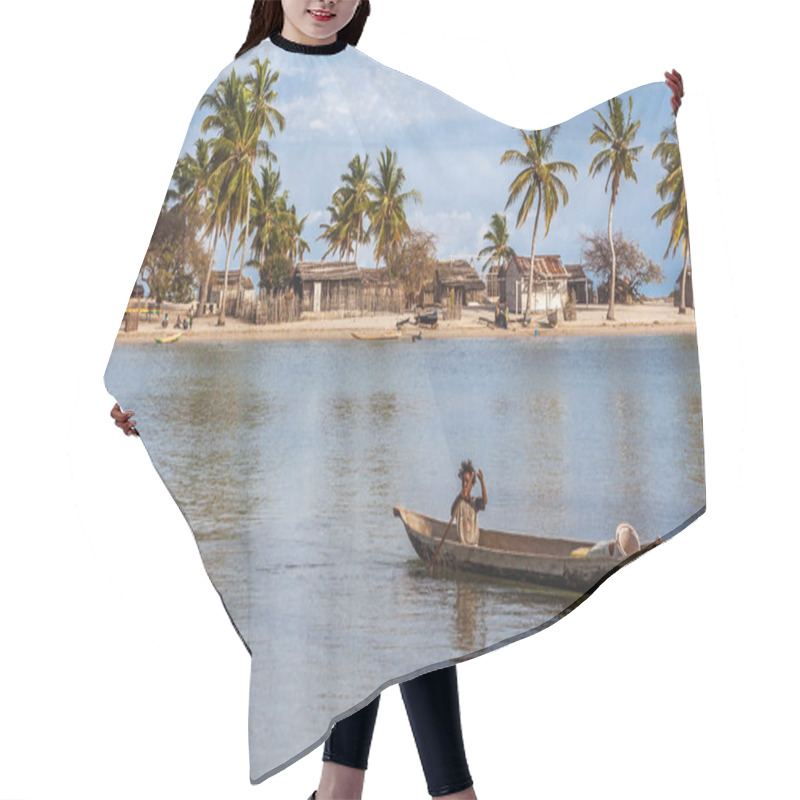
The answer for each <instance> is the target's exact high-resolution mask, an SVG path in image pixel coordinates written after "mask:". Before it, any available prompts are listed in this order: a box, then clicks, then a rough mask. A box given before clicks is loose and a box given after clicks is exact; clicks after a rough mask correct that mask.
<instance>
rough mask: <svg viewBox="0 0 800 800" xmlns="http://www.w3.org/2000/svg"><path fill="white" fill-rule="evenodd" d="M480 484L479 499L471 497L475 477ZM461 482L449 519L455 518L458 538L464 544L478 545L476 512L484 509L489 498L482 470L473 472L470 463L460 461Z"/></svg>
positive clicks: (459, 475) (473, 468) (459, 473)
mask: <svg viewBox="0 0 800 800" xmlns="http://www.w3.org/2000/svg"><path fill="white" fill-rule="evenodd" d="M476 474H477V478H478V480H479V481H480V482H481V497H473V496H472V487H473V486H474V485H475V477H476ZM458 477H459V479H460V480H461V491H460V492H459V493H458V496H457V497H456V499H455V500H453V505H452V506H450V519H451V520H452V519H453V518H456V527H457V529H458V536H459V538H460V539H461V541H462V542H463V543H464V544H469V545H477V544H478V536H479V530H478V512H479V511H483V510H484V509H485V508H486V504H487V503H488V502H489V496H488V494H487V493H486V484H485V483H484V481H483V470H482V469H479V470H478V472H477V473H476V472H475V467H473V466H472V461H462V462H461V469H460V470H459V471H458Z"/></svg>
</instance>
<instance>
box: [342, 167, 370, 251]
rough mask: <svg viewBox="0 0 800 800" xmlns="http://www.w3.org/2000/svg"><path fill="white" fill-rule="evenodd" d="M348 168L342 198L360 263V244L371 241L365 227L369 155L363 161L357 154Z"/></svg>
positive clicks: (367, 205) (343, 177)
mask: <svg viewBox="0 0 800 800" xmlns="http://www.w3.org/2000/svg"><path fill="white" fill-rule="evenodd" d="M347 170H348V171H347V172H346V173H345V174H344V175H342V181H343V182H344V185H343V186H342V187H341V192H342V197H341V200H342V208H343V210H344V213H345V219H346V220H347V223H346V224H347V227H348V228H352V229H353V235H352V239H353V241H354V243H355V251H356V252H355V262H356V264H358V246H359V244H366V243H367V242H369V236H368V234H367V230H366V229H365V227H364V215H365V214H366V213H367V211H368V209H369V184H370V174H369V156H368V155H365V156H364V160H363V161H362V160H361V156H360V155H358V154H356V155H355V156H354V157H353V158H352V159H351V161H350V163H349V164H348V165H347Z"/></svg>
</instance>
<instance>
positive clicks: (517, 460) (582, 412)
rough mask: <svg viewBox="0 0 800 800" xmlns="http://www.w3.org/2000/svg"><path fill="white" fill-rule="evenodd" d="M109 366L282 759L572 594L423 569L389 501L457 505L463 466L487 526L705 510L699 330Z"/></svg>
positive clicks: (275, 349)
mask: <svg viewBox="0 0 800 800" xmlns="http://www.w3.org/2000/svg"><path fill="white" fill-rule="evenodd" d="M106 381H107V386H108V387H109V390H110V391H111V392H112V394H114V395H115V397H117V398H118V399H119V400H120V402H121V403H122V405H123V407H124V408H132V409H134V410H135V411H136V414H137V419H138V420H139V429H140V431H141V433H142V440H143V441H144V442H145V444H146V446H147V449H148V451H149V453H150V455H151V457H152V458H153V461H154V463H155V465H156V467H157V469H158V471H159V473H160V474H161V476H162V478H163V479H164V481H165V482H166V484H167V486H168V487H169V489H170V491H171V492H172V494H173V496H174V497H175V499H176V500H177V501H178V503H179V505H180V506H181V508H182V510H183V512H184V514H185V515H186V517H187V519H188V520H189V523H190V525H191V527H192V529H193V530H194V533H195V535H196V536H197V539H198V543H199V546H200V549H201V552H202V555H203V559H204V562H205V564H206V568H207V569H208V571H209V574H210V576H211V578H212V580H213V581H214V584H215V585H216V587H217V588H218V589H219V590H220V592H221V593H222V595H223V597H224V599H225V602H226V605H227V608H228V610H229V612H230V613H231V615H232V617H233V619H234V621H235V623H236V625H237V627H238V628H239V630H240V632H241V633H242V635H243V637H244V638H245V639H246V641H247V642H248V645H249V646H250V648H251V650H252V651H253V682H252V687H251V734H252V735H251V745H252V746H253V747H255V748H256V750H258V752H259V754H260V755H259V758H260V759H262V760H264V763H267V762H269V763H271V764H272V765H273V766H276V765H277V764H278V763H280V762H282V761H283V760H286V759H289V758H291V757H292V756H294V755H295V754H296V753H297V752H298V751H299V750H301V749H303V748H304V747H310V746H311V745H312V744H314V743H315V742H316V741H317V740H318V739H319V738H320V737H321V736H322V735H323V734H324V733H325V731H326V726H327V722H328V720H329V719H330V718H331V716H333V715H337V714H341V713H342V712H343V711H345V710H348V709H350V708H351V707H352V706H353V705H354V704H356V703H359V702H361V701H363V700H364V699H365V698H366V697H367V695H369V694H371V693H373V692H375V691H376V690H377V689H378V688H379V686H380V685H381V684H383V683H385V682H386V681H387V680H389V679H393V678H398V677H402V676H403V675H407V674H409V673H410V672H413V671H414V670H417V669H419V668H420V667H422V666H425V665H430V664H435V663H439V662H441V661H444V660H447V659H450V658H454V657H458V656H460V655H464V654H467V653H471V652H475V651H478V650H481V649H483V648H486V647H490V646H492V645H494V644H496V643H498V642H500V641H502V640H504V639H507V638H510V637H513V636H516V635H519V634H521V633H524V632H525V631H528V630H530V629H532V628H535V627H537V626H539V625H541V624H543V623H545V622H547V621H548V620H551V619H552V618H553V617H554V616H557V615H558V614H559V613H560V612H561V611H562V610H563V609H564V607H565V606H566V605H567V604H569V603H570V602H571V601H572V599H573V598H572V597H570V596H568V595H564V594H560V593H557V592H545V591H542V590H539V589H535V588H531V587H526V586H522V585H516V584H513V583H498V582H491V581H486V580H482V579H472V578H463V579H460V580H459V581H456V580H453V579H451V578H447V577H429V576H428V574H427V572H426V571H425V569H423V568H421V566H420V564H419V562H418V561H417V559H416V557H415V554H414V552H413V550H412V548H411V545H410V543H409V541H408V539H407V537H406V534H405V530H404V528H403V526H402V523H401V522H400V521H399V520H398V519H396V518H395V517H394V516H393V515H392V507H393V506H394V505H404V506H406V507H408V508H412V509H414V510H417V511H421V512H423V513H426V514H429V515H431V516H435V517H438V518H443V519H445V520H446V519H448V518H449V508H450V503H451V502H452V500H453V498H454V497H455V496H456V494H457V493H458V490H459V481H458V479H457V477H456V473H457V471H458V467H459V464H460V462H461V460H462V459H465V458H471V459H472V460H473V462H474V463H475V465H476V467H479V468H482V469H483V472H484V475H485V478H486V483H487V489H488V494H489V505H488V508H487V510H486V512H484V513H483V514H482V515H481V524H482V525H483V526H485V527H492V528H499V529H502V530H510V531H519V532H527V533H540V534H546V535H553V536H566V537H574V538H581V539H590V540H593V541H599V540H601V539H608V538H613V535H614V530H615V528H616V526H617V524H618V523H619V522H621V521H623V520H624V521H627V522H630V523H631V524H632V525H633V526H634V527H635V528H636V529H637V530H638V531H639V533H640V535H641V536H642V539H643V540H645V541H646V540H651V539H653V538H655V537H656V536H659V535H660V536H663V535H666V534H668V533H669V532H671V531H673V530H674V529H675V528H676V527H678V526H680V525H681V524H682V523H684V522H685V520H686V519H687V518H688V517H689V516H691V515H692V514H694V513H695V512H696V511H698V510H699V509H700V508H701V507H702V506H703V505H704V504H705V487H704V466H703V441H702V416H701V405H700V382H699V375H698V362H697V351H696V340H695V338H694V337H693V336H675V335H667V336H641V337H587V338H572V337H569V338H567V337H564V338H541V339H533V338H530V339H524V340H523V339H520V340H513V341H508V340H502V339H469V340H436V341H434V340H429V341H424V342H421V343H416V344H411V343H410V342H408V341H401V342H392V343H367V342H356V341H353V342H347V341H336V342H280V343H273V342H242V343H235V342H225V343H190V342H186V343H183V342H181V343H179V344H177V345H175V346H170V347H158V346H156V345H154V344H139V345H118V346H117V347H116V348H115V350H114V354H113V357H112V360H111V363H110V364H109V368H108V371H107V375H106ZM309 704H310V705H311V706H313V707H314V708H315V709H317V708H318V709H320V711H319V713H315V714H308V711H307V709H308V707H309ZM292 715H294V717H295V718H298V717H299V718H302V719H301V721H300V722H298V723H297V730H296V731H295V730H293V731H292V733H291V735H289V736H288V737H276V736H275V730H276V727H275V726H276V725H281V724H282V723H283V722H285V720H286V719H287V718H289V717H291V716H292ZM303 720H305V721H303ZM320 720H324V721H323V722H322V723H321V722H320ZM320 725H322V727H321V728H320ZM278 739H282V741H278ZM265 753H266V754H267V755H264V754H265ZM270 759H271V760H270ZM271 768H272V767H270V769H271Z"/></svg>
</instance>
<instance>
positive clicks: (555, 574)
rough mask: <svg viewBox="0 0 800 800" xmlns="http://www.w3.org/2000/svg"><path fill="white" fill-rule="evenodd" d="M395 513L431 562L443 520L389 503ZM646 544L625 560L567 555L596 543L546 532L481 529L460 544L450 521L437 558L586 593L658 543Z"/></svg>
mask: <svg viewBox="0 0 800 800" xmlns="http://www.w3.org/2000/svg"><path fill="white" fill-rule="evenodd" d="M394 515H395V516H396V517H399V518H400V520H401V521H402V523H403V525H404V526H405V529H406V533H407V534H408V538H409V539H410V541H411V544H412V546H413V547H414V550H415V551H416V552H417V555H418V556H419V557H420V558H421V559H422V560H423V561H426V562H430V560H431V558H433V554H434V553H435V552H436V548H437V547H438V546H439V542H440V541H441V539H442V536H444V532H445V529H446V528H447V522H444V521H442V520H438V519H434V518H433V517H426V516H425V515H424V514H419V513H417V512H416V511H410V510H409V509H407V508H403V507H402V506H395V507H394ZM659 543H660V542H659V540H656V541H655V542H652V543H651V544H648V545H645V546H643V547H642V549H641V550H640V551H639V552H638V553H634V554H633V555H632V556H630V557H629V558H626V559H621V558H612V557H608V558H606V557H602V556H601V557H591V558H587V557H586V556H577V555H572V553H573V552H574V551H575V550H580V549H581V548H590V547H592V546H593V545H594V544H595V543H594V542H585V541H579V540H577V539H557V538H551V537H549V536H528V535H523V534H519V533H506V532H504V531H494V530H489V529H486V528H481V529H480V536H479V540H478V544H477V545H475V546H470V545H466V544H462V543H461V541H460V540H459V537H458V531H457V530H456V526H455V525H452V526H451V527H450V531H449V532H448V534H447V539H445V541H444V544H443V545H442V549H441V551H440V553H439V556H438V558H437V559H436V563H437V564H441V565H442V566H447V567H453V568H456V569H463V570H467V571H470V572H477V573H482V574H484V575H489V576H493V577H497V578H506V579H510V580H518V581H525V582H526V583H534V584H538V585H541V586H551V587H554V588H557V589H566V590H569V591H574V592H585V591H587V590H588V589H591V588H592V587H594V586H596V585H597V584H598V583H599V582H600V581H601V580H602V579H603V578H605V577H606V576H607V575H608V574H609V573H610V572H612V571H613V570H615V569H617V568H618V567H619V566H620V565H622V564H624V563H627V562H628V561H631V560H633V559H635V558H637V557H638V556H640V555H641V554H642V553H644V552H646V551H647V550H650V549H651V548H653V547H655V546H656V545H657V544H659Z"/></svg>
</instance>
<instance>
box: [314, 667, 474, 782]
mask: <svg viewBox="0 0 800 800" xmlns="http://www.w3.org/2000/svg"><path fill="white" fill-rule="evenodd" d="M400 692H401V693H402V695H403V702H404V703H405V705H406V713H407V714H408V721H409V722H410V723H411V730H412V732H413V733H414V740H415V741H416V743H417V751H418V752H419V758H420V761H421V762H422V769H423V771H424V773H425V780H426V782H427V784H428V792H429V793H430V795H431V797H440V796H442V795H445V794H452V793H454V792H460V791H462V790H464V789H468V788H469V787H470V786H472V778H471V777H470V774H469V767H468V766H467V757H466V755H465V753H464V740H463V738H462V735H461V713H460V710H459V705H458V681H457V680H456V668H455V667H445V668H444V669H437V670H434V671H433V672H427V673H425V674H424V675H420V676H419V677H418V678H414V679H413V680H410V681H406V682H405V683H401V684H400ZM380 699H381V698H380V695H378V697H376V698H375V699H374V700H373V701H372V702H371V703H370V704H369V705H367V706H364V708H362V709H361V710H360V711H356V713H355V714H351V715H350V716H349V717H346V718H345V719H343V720H341V721H340V722H337V723H336V725H334V726H333V730H332V731H331V735H330V736H329V737H328V741H327V742H325V751H324V752H323V754H322V760H323V761H333V762H334V763H336V764H343V765H344V766H346V767H353V768H355V769H366V768H367V760H368V758H369V748H370V744H371V743H372V732H373V731H374V729H375V718H376V717H377V715H378V703H379V702H380Z"/></svg>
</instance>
